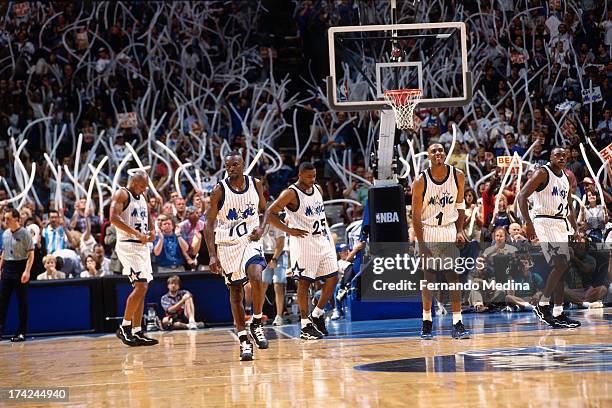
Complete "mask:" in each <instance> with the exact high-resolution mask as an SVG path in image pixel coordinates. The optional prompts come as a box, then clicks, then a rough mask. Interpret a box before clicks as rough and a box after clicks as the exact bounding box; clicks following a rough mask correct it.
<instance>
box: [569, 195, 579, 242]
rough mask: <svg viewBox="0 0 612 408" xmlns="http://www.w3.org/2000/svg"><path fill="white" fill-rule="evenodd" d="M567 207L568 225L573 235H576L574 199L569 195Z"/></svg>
mask: <svg viewBox="0 0 612 408" xmlns="http://www.w3.org/2000/svg"><path fill="white" fill-rule="evenodd" d="M567 205H568V207H567V208H568V209H569V213H568V217H567V218H569V222H570V225H571V226H572V228H573V229H574V235H576V234H578V225H577V223H576V210H575V209H574V197H572V195H571V193H570V194H568V195H567Z"/></svg>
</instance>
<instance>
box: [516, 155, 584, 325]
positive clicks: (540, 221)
mask: <svg viewBox="0 0 612 408" xmlns="http://www.w3.org/2000/svg"><path fill="white" fill-rule="evenodd" d="M566 162H567V152H566V150H565V149H563V148H561V147H556V148H554V149H552V151H551V153H550V161H549V162H548V163H547V164H545V165H544V166H542V167H540V168H539V169H538V170H536V172H535V173H534V174H533V176H532V177H531V178H530V179H529V180H528V181H527V183H526V184H525V186H524V187H523V189H522V190H521V192H520V193H519V195H518V197H517V199H518V203H519V208H520V209H521V214H522V215H523V218H524V219H525V230H526V232H527V238H528V239H529V241H533V240H534V239H535V238H536V236H537V238H538V240H539V241H540V246H541V248H542V252H543V253H544V257H545V258H546V261H547V262H548V263H549V264H551V265H552V270H551V272H550V274H549V275H548V279H547V280H546V286H545V287H544V290H543V291H542V297H541V298H540V301H539V303H538V304H537V305H536V307H535V308H534V309H533V312H534V314H535V315H536V316H537V317H538V319H540V321H542V322H544V323H546V324H548V325H549V326H551V327H578V326H580V322H579V321H577V320H573V319H570V318H569V317H568V316H567V315H566V314H565V313H563V291H564V280H563V275H564V274H565V272H566V271H567V269H568V267H569V265H568V260H569V258H570V255H569V236H570V235H573V234H574V232H575V231H577V228H576V217H575V214H574V206H573V203H572V194H571V192H570V182H569V179H568V178H567V175H566V174H565V171H564V168H565V164H566ZM532 195H533V208H532V213H533V214H535V217H534V219H533V220H532V219H531V214H529V205H528V202H527V200H528V199H529V197H531V196H532ZM568 219H569V222H570V224H571V229H570V224H568V222H567V221H568ZM553 294H554V307H553V308H552V310H551V306H550V298H551V296H553Z"/></svg>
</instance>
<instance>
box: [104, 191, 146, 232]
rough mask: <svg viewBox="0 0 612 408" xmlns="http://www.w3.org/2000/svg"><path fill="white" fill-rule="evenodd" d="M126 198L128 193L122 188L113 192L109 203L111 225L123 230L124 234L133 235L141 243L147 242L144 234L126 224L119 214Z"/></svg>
mask: <svg viewBox="0 0 612 408" xmlns="http://www.w3.org/2000/svg"><path fill="white" fill-rule="evenodd" d="M128 199H129V197H128V193H127V191H125V190H124V189H119V190H117V191H115V194H113V198H112V200H111V204H110V222H111V224H112V225H114V226H115V228H117V229H119V230H121V231H123V232H125V233H126V234H129V235H133V236H134V237H136V238H137V239H138V240H139V241H141V242H143V243H144V242H147V236H146V235H144V234H141V233H140V232H138V231H136V230H135V229H134V228H132V227H130V226H129V225H127V224H126V223H125V222H123V220H122V219H121V217H120V216H119V215H120V214H121V213H122V212H123V209H124V207H125V203H126V202H127V201H128Z"/></svg>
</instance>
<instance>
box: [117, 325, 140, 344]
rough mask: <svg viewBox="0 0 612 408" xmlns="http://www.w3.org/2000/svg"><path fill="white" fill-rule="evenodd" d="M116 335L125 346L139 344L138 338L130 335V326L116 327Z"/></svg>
mask: <svg viewBox="0 0 612 408" xmlns="http://www.w3.org/2000/svg"><path fill="white" fill-rule="evenodd" d="M117 337H118V338H119V340H121V341H122V342H123V344H125V345H126V346H130V347H136V346H140V343H139V342H138V340H137V339H136V338H135V337H134V336H133V335H132V326H131V325H129V326H119V328H118V329H117Z"/></svg>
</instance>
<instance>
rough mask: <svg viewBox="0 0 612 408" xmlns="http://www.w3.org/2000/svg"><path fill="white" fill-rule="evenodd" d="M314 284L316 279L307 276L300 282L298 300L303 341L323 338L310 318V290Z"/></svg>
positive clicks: (302, 277) (300, 279)
mask: <svg viewBox="0 0 612 408" xmlns="http://www.w3.org/2000/svg"><path fill="white" fill-rule="evenodd" d="M312 275H314V274H312ZM312 282H314V279H312V278H309V277H306V276H300V278H299V280H298V287H297V300H298V305H299V306H300V326H301V331H300V338H301V339H303V340H318V339H321V338H323V333H321V332H320V331H319V330H317V328H316V327H315V325H314V324H313V322H312V321H311V320H310V319H309V318H308V290H309V289H310V285H311V284H312Z"/></svg>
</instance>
